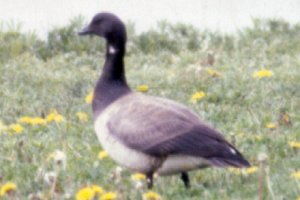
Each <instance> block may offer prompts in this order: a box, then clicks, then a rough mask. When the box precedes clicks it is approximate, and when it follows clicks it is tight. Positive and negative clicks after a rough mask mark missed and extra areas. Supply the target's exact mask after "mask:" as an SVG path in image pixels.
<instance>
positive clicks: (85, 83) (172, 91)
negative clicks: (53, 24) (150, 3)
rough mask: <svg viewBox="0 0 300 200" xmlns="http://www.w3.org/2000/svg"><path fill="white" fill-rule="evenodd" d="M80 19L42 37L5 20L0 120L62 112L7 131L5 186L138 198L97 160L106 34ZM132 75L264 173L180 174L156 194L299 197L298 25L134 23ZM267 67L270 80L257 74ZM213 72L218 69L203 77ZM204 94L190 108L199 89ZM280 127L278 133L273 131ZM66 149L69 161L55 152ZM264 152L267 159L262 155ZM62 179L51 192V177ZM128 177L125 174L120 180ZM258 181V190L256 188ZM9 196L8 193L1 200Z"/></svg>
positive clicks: (176, 197) (2, 142)
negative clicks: (87, 30)
mask: <svg viewBox="0 0 300 200" xmlns="http://www.w3.org/2000/svg"><path fill="white" fill-rule="evenodd" d="M83 25H84V20H83V19H82V18H76V19H74V20H72V21H71V22H70V24H69V25H68V26H65V27H58V28H54V29H53V30H52V31H50V32H49V33H48V36H47V39H46V40H41V39H39V38H38V37H37V36H36V35H35V34H34V33H22V32H21V31H20V26H10V27H5V25H2V26H0V27H1V29H0V52H1V53H0V74H1V76H0V99H1V101H0V120H1V121H2V123H3V124H4V125H3V126H9V125H10V124H13V123H17V122H18V119H19V118H21V117H23V116H36V117H42V118H43V117H45V116H46V115H47V114H48V113H49V112H51V110H53V109H56V110H57V112H58V113H60V114H61V115H63V116H64V118H65V121H64V122H62V123H52V124H47V125H44V126H29V125H23V126H24V130H23V132H22V133H21V134H11V133H9V132H8V131H7V130H5V129H2V130H1V129H0V186H1V184H4V183H5V182H7V181H12V182H14V183H16V185H17V186H18V189H17V191H16V194H15V195H14V196H13V197H11V196H6V197H3V198H8V199H10V198H16V199H34V198H37V199H74V195H75V194H76V192H77V191H78V190H79V189H80V188H81V187H83V186H85V185H89V184H98V185H101V186H102V187H104V188H105V189H107V190H111V191H115V192H117V193H118V196H119V199H122V200H123V199H142V194H143V193H144V192H145V191H147V190H146V188H145V186H144V187H142V188H139V189H136V188H135V183H134V182H133V181H132V180H131V178H130V174H131V173H130V172H128V171H126V170H124V171H122V173H121V174H120V175H118V176H120V177H117V178H116V177H115V176H114V174H115V169H116V166H117V165H116V164H115V163H114V162H113V161H112V160H111V159H110V158H106V159H104V160H99V159H98V153H99V151H100V150H101V146H100V144H99V143H98V141H97V139H96V135H95V133H94V131H93V125H92V120H91V117H89V120H88V121H87V122H81V121H80V120H78V118H77V117H76V113H77V112H86V113H89V115H90V114H91V109H90V104H87V103H86V102H85V100H84V99H85V96H86V95H87V94H88V93H89V92H90V91H92V89H93V87H94V85H95V82H96V80H97V78H98V76H99V75H100V72H101V68H102V65H103V62H104V49H105V48H104V41H103V40H100V39H99V38H96V37H93V38H89V37H84V38H82V37H78V36H77V34H76V32H77V31H78V30H79V29H80V28H81V27H83ZM127 29H128V43H127V47H128V48H127V56H126V58H125V62H126V75H127V79H128V82H129V84H130V86H131V87H132V88H136V87H137V86H139V85H143V84H146V85H148V86H149V91H148V94H150V95H158V96H162V97H167V98H170V99H173V100H176V101H178V102H181V103H183V104H186V105H187V106H188V107H190V108H192V109H193V110H195V111H196V112H197V113H198V114H199V115H200V116H201V117H202V118H203V119H205V120H206V121H209V122H210V123H212V124H213V125H214V126H215V127H216V128H217V129H219V130H220V131H221V132H223V133H224V135H225V137H226V138H227V139H228V140H229V141H231V142H232V143H234V144H235V145H236V146H237V147H238V149H239V150H240V151H241V152H243V154H244V155H245V157H246V158H248V159H249V161H250V162H251V163H252V165H253V166H256V167H257V168H258V170H257V171H256V172H255V173H251V174H243V175H241V174H236V173H232V171H230V170H224V169H205V170H198V171H194V172H192V173H191V179H192V180H191V181H192V188H191V189H190V190H185V189H184V187H183V184H182V183H181V181H180V179H179V177H177V176H173V177H166V178H157V179H156V180H155V187H154V191H156V192H157V193H159V194H160V195H161V196H162V198H163V199H173V200H181V199H195V200H196V199H207V200H209V199H223V200H226V199H228V200H229V199H243V200H245V199H249V200H250V199H258V198H259V195H262V198H263V199H276V200H277V199H278V200H279V199H281V200H283V199H296V198H297V197H299V196H300V180H299V179H298V180H297V179H296V178H293V177H291V174H292V173H294V172H296V171H299V170H300V157H299V155H300V150H299V148H292V147H291V146H290V145H289V142H291V141H294V142H297V141H298V142H300V113H299V111H300V25H299V24H298V25H290V24H289V23H287V22H285V21H282V20H260V19H256V20H254V21H253V27H251V28H246V29H242V30H239V31H238V32H236V33H235V34H231V35H228V34H222V33H218V32H211V31H207V30H197V29H195V28H194V27H192V26H190V25H185V24H169V23H167V22H160V23H159V24H158V25H157V27H156V28H154V29H151V30H149V31H147V32H143V33H140V34H137V33H135V31H134V25H133V24H130V23H128V24H127ZM261 69H268V70H270V71H272V73H273V76H271V77H265V78H261V79H259V78H253V73H255V72H256V71H258V70H261ZM207 70H215V71H217V72H218V73H219V74H220V76H215V75H211V74H209V73H207ZM197 91H204V92H205V93H206V96H205V97H204V98H203V99H201V101H199V102H197V103H191V102H190V98H191V95H192V94H194V93H195V92H197ZM268 123H273V124H274V125H275V128H272V129H270V128H267V127H266V126H267V124H268ZM57 149H59V150H61V151H63V152H64V153H65V154H66V156H67V160H66V168H57V166H56V165H55V163H53V162H52V161H51V159H49V155H51V153H52V152H54V151H55V150H57ZM262 154H264V155H265V156H266V157H267V158H265V159H264V160H265V161H264V162H263V163H261V162H259V160H258V155H262ZM52 171H54V172H55V173H56V174H57V180H56V183H55V190H53V188H52V186H53V184H52V185H51V184H50V185H49V182H47V181H45V176H46V174H47V173H49V172H52ZM118 179H120V180H118ZM259 188H261V190H260V189H259ZM0 198H1V197H0Z"/></svg>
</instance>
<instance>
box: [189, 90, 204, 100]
mask: <svg viewBox="0 0 300 200" xmlns="http://www.w3.org/2000/svg"><path fill="white" fill-rule="evenodd" d="M205 96H206V94H205V92H203V91H200V92H195V93H194V94H193V95H192V97H191V99H190V101H191V102H192V103H197V102H198V101H200V100H201V99H203V98H204V97H205Z"/></svg>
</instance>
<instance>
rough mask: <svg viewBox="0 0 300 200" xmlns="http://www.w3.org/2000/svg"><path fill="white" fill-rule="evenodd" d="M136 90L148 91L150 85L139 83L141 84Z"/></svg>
mask: <svg viewBox="0 0 300 200" xmlns="http://www.w3.org/2000/svg"><path fill="white" fill-rule="evenodd" d="M136 90H137V91H139V92H148V90H149V86H148V85H139V86H137V88H136Z"/></svg>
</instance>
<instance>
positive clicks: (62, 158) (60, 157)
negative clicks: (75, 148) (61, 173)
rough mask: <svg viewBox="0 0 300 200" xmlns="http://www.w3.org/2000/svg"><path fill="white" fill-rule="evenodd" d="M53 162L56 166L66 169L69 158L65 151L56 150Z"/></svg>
mask: <svg viewBox="0 0 300 200" xmlns="http://www.w3.org/2000/svg"><path fill="white" fill-rule="evenodd" d="M53 160H54V163H55V164H56V165H58V166H61V167H62V168H63V169H66V166H67V156H66V154H65V153H64V152H63V151H60V150H56V151H55V152H54V153H53Z"/></svg>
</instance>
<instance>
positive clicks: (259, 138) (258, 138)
mask: <svg viewBox="0 0 300 200" xmlns="http://www.w3.org/2000/svg"><path fill="white" fill-rule="evenodd" d="M254 139H255V140H256V141H262V139H263V137H262V136H261V135H254Z"/></svg>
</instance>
